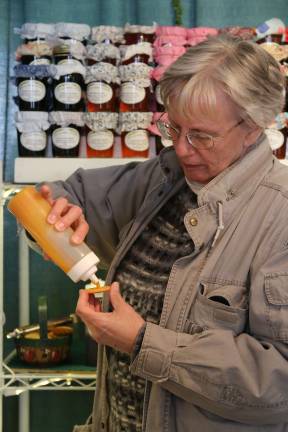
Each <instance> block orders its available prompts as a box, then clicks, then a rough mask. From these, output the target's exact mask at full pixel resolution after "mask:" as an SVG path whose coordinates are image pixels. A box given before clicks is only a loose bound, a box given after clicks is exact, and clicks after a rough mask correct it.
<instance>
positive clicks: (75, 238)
mask: <svg viewBox="0 0 288 432" xmlns="http://www.w3.org/2000/svg"><path fill="white" fill-rule="evenodd" d="M39 191H40V193H41V195H42V197H43V198H45V199H46V200H47V201H48V202H49V204H50V205H51V207H52V208H51V212H50V213H49V215H48V218H47V222H48V223H50V224H51V225H54V227H55V229H56V230H57V231H64V230H65V229H66V228H68V227H71V228H72V229H73V230H74V233H73V235H72V237H71V243H74V244H79V243H82V242H83V240H84V239H85V237H86V235H87V233H88V230H89V226H88V223H87V222H86V220H85V218H84V215H83V212H82V209H81V207H79V206H76V205H74V204H71V203H69V202H68V200H67V199H66V198H57V199H55V200H54V199H53V198H52V191H51V188H50V187H49V186H48V185H46V184H44V185H42V186H41V187H40V189H39Z"/></svg>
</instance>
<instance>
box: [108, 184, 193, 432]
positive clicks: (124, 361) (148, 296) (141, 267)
mask: <svg viewBox="0 0 288 432" xmlns="http://www.w3.org/2000/svg"><path fill="white" fill-rule="evenodd" d="M196 206H197V199H196V195H195V194H194V193H193V192H192V191H191V189H190V188H189V187H188V186H187V185H185V186H183V188H182V189H181V190H180V191H179V192H178V193H177V194H176V195H174V196H173V197H172V198H170V199H169V200H168V202H167V203H166V204H165V205H164V206H163V207H162V209H161V210H160V211H159V213H158V214H157V215H156V216H155V217H154V218H153V219H152V221H151V222H150V223H149V224H148V225H147V227H146V228H145V229H144V231H143V232H142V233H141V234H140V236H139V237H138V239H137V240H136V241H135V243H134V244H133V246H132V247H131V248H130V250H129V252H128V253H127V254H126V256H125V257H124V259H123V260H122V262H121V263H120V265H119V267H118V270H117V273H116V275H115V278H114V280H115V281H118V282H119V283H120V288H121V294H122V296H123V298H124V299H125V301H126V302H127V303H129V304H130V305H131V306H133V308H134V309H135V311H136V312H138V313H139V314H140V315H141V316H142V317H143V319H144V320H145V321H149V322H152V323H154V324H158V323H159V320H160V315H161V311H162V306H163V299H164V294H165V288H166V285H167V282H168V278H169V274H170V271H171V268H172V265H173V263H174V262H175V261H176V260H177V259H179V258H181V257H183V256H187V255H189V254H191V253H192V252H193V250H194V244H193V242H192V240H191V238H190V236H189V234H188V233H187V231H186V228H185V225H184V222H183V221H184V216H185V214H186V213H187V212H188V211H189V210H190V209H192V208H195V207H196ZM108 362H109V372H108V400H109V403H110V417H109V432H124V431H125V432H128V431H129V432H140V431H141V423H142V411H143V399H144V388H145V381H144V380H143V379H142V378H139V377H137V376H134V375H131V373H130V371H129V365H130V362H131V358H130V356H129V355H127V354H124V353H121V352H119V351H116V350H113V349H112V348H111V349H109V350H108Z"/></svg>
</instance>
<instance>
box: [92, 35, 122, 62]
mask: <svg viewBox="0 0 288 432" xmlns="http://www.w3.org/2000/svg"><path fill="white" fill-rule="evenodd" d="M119 61H120V50H119V48H118V47H116V46H115V45H113V44H111V43H110V41H106V42H104V43H98V44H96V45H88V46H87V57H86V63H87V65H88V66H91V65H93V64H95V63H99V62H103V63H110V64H112V65H113V66H116V65H118V63H119Z"/></svg>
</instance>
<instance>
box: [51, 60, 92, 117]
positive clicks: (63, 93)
mask: <svg viewBox="0 0 288 432" xmlns="http://www.w3.org/2000/svg"><path fill="white" fill-rule="evenodd" d="M55 67H56V68H57V75H56V76H55V78H54V80H53V107H54V110H55V111H74V112H75V111H84V109H85V102H84V78H85V74H86V70H85V67H84V66H83V65H81V64H80V63H79V64H62V65H57V66H55Z"/></svg>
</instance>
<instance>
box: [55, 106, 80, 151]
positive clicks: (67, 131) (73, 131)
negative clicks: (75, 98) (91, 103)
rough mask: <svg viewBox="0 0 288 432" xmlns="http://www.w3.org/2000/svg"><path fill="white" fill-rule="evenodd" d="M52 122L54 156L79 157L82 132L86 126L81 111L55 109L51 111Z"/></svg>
mask: <svg viewBox="0 0 288 432" xmlns="http://www.w3.org/2000/svg"><path fill="white" fill-rule="evenodd" d="M49 120H50V123H51V125H52V126H51V129H52V134H51V141H52V154H53V156H54V157H72V158H74V157H78V156H79V150H80V141H81V132H82V129H83V126H84V121H83V114H82V113H80V112H66V111H53V112H51V113H49Z"/></svg>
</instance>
